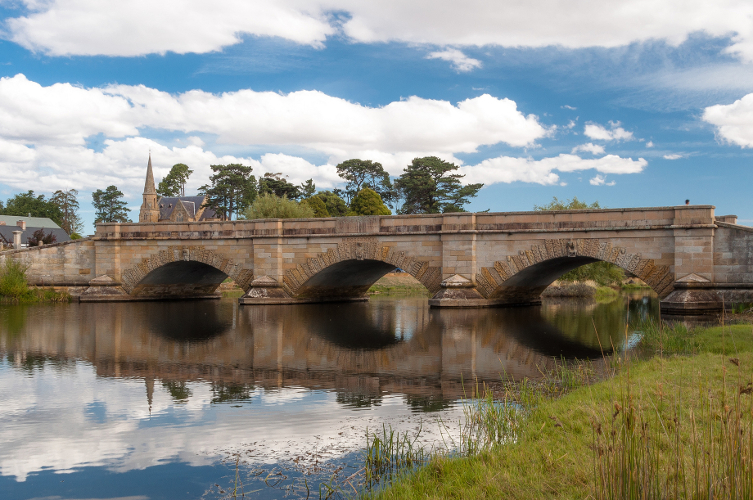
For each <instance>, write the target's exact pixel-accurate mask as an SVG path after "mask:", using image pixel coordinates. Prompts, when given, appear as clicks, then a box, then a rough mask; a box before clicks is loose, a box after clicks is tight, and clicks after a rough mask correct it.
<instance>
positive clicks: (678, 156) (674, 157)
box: [662, 153, 682, 160]
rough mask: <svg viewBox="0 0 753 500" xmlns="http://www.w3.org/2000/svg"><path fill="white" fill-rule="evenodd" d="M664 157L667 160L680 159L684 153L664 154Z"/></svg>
mask: <svg viewBox="0 0 753 500" xmlns="http://www.w3.org/2000/svg"><path fill="white" fill-rule="evenodd" d="M662 158H664V159H665V160H679V159H680V158H682V155H678V154H676V153H675V154H669V155H664V156H662Z"/></svg>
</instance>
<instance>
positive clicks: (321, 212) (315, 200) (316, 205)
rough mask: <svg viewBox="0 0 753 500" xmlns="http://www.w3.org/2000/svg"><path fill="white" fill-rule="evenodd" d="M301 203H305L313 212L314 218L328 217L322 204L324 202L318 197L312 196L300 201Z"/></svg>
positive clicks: (325, 206) (325, 207)
mask: <svg viewBox="0 0 753 500" xmlns="http://www.w3.org/2000/svg"><path fill="white" fill-rule="evenodd" d="M301 203H305V204H306V205H308V206H310V207H311V210H313V211H314V217H329V212H328V211H327V205H325V204H324V201H323V200H322V199H321V198H320V197H318V196H312V197H311V198H306V199H305V200H303V201H301Z"/></svg>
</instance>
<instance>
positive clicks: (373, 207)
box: [0, 156, 483, 238]
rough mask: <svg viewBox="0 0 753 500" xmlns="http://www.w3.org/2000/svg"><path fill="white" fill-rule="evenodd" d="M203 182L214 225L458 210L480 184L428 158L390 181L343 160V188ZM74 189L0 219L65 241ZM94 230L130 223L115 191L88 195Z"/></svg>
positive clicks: (30, 199) (178, 182)
mask: <svg viewBox="0 0 753 500" xmlns="http://www.w3.org/2000/svg"><path fill="white" fill-rule="evenodd" d="M210 168H211V170H212V175H211V176H210V178H209V183H208V184H205V185H203V186H201V188H199V195H201V196H206V206H207V207H208V208H211V209H212V210H214V211H215V213H216V214H217V217H218V218H220V219H222V220H232V219H234V218H235V219H238V218H241V219H259V218H276V217H287V218H291V217H297V218H303V217H344V216H353V215H389V214H392V213H393V212H394V213H398V214H420V213H442V212H463V211H465V205H467V204H468V203H469V202H470V199H471V198H473V197H475V196H476V194H477V193H478V191H479V190H480V189H481V187H483V184H468V185H465V186H464V185H462V184H461V180H462V178H463V175H461V174H459V173H457V170H458V166H457V165H454V164H453V163H450V162H447V161H444V160H442V159H440V158H437V157H435V156H428V157H424V158H415V159H414V160H413V161H412V162H411V164H410V165H408V166H407V167H406V168H405V169H404V171H403V173H402V174H401V175H400V176H398V177H397V178H395V179H394V181H393V180H392V179H391V178H390V175H389V174H388V173H387V172H386V171H385V170H384V168H383V166H382V165H381V164H380V163H378V162H374V161H371V160H360V159H351V160H347V161H344V162H342V163H340V164H339V165H337V167H336V168H337V173H338V175H339V176H340V177H341V178H342V179H343V181H344V182H345V186H344V188H343V189H332V190H317V189H316V185H315V184H314V181H313V179H308V180H307V181H305V182H303V183H302V184H300V185H296V184H293V183H291V182H290V181H288V179H287V177H286V176H284V175H282V174H281V173H272V172H267V173H264V174H263V175H261V176H259V177H258V178H257V177H256V176H255V175H254V174H253V173H252V172H253V168H252V167H250V166H245V165H240V164H235V163H233V164H228V165H210ZM192 173H193V170H191V169H190V168H189V167H188V166H187V165H185V164H183V163H178V164H176V165H173V167H172V168H171V169H170V172H169V173H168V174H167V175H166V176H165V177H164V178H163V179H162V180H161V181H160V182H159V184H158V186H157V193H158V194H159V195H161V196H166V197H176V196H185V185H186V182H187V181H188V178H189V177H190V176H191V174H192ZM78 195H79V192H78V191H77V190H75V189H68V190H58V191H55V193H53V195H52V196H51V197H50V198H46V197H45V196H44V195H42V194H40V195H37V194H36V193H34V191H31V190H30V191H28V192H26V193H21V194H17V195H15V196H14V197H12V198H10V199H8V200H7V202H6V203H5V204H3V202H2V201H0V214H3V215H18V216H32V217H48V218H50V219H52V220H53V221H54V222H55V223H57V224H58V225H59V226H60V227H61V228H63V229H64V230H65V231H66V232H67V233H68V234H69V235H71V237H72V238H75V237H78V236H79V235H80V234H81V232H82V231H83V224H82V221H81V217H80V216H79V209H80V205H79V201H78ZM92 205H93V207H94V211H95V214H94V222H95V225H96V224H97V223H100V222H130V219H129V210H128V207H127V203H126V201H125V200H124V195H123V192H122V191H120V190H119V189H118V188H117V187H116V186H114V185H111V186H108V187H107V188H105V189H97V190H96V191H94V192H93V193H92Z"/></svg>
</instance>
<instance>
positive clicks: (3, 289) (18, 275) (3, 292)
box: [0, 259, 70, 304]
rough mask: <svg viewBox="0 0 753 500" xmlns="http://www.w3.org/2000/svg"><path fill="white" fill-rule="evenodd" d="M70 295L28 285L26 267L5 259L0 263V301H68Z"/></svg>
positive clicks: (24, 302) (15, 302) (25, 302)
mask: <svg viewBox="0 0 753 500" xmlns="http://www.w3.org/2000/svg"><path fill="white" fill-rule="evenodd" d="M69 300H70V295H68V294H67V293H63V292H56V291H55V290H51V289H48V288H37V287H29V285H27V283H26V267H24V266H23V265H22V264H20V263H18V262H16V261H14V260H11V259H6V261H5V263H4V264H3V265H0V303H10V304H30V303H35V302H68V301H69Z"/></svg>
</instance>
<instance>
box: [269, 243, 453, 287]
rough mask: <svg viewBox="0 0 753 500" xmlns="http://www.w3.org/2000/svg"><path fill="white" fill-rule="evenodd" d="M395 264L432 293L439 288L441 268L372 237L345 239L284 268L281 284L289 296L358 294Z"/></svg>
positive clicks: (394, 266)
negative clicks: (288, 267) (324, 250)
mask: <svg viewBox="0 0 753 500" xmlns="http://www.w3.org/2000/svg"><path fill="white" fill-rule="evenodd" d="M396 267H399V268H400V269H402V270H404V271H406V272H408V273H409V274H410V275H411V276H413V277H414V278H416V279H417V280H418V281H419V282H420V283H421V284H422V285H424V286H425V287H426V288H427V289H428V290H429V292H431V293H432V294H434V293H436V292H438V291H439V289H440V283H441V282H442V269H441V267H439V266H432V265H431V262H430V261H429V260H424V259H423V258H417V257H414V256H412V255H406V253H405V252H404V251H399V250H398V249H397V248H396V247H395V246H390V245H383V244H381V243H379V242H378V241H377V239H376V238H345V239H343V240H342V241H341V242H340V243H338V245H337V248H331V249H329V250H327V251H326V252H323V253H320V254H319V255H317V256H315V257H311V258H309V259H307V261H306V263H304V264H298V265H297V266H296V267H295V268H293V269H289V270H287V272H286V273H285V276H284V277H283V282H282V287H283V289H284V290H285V292H286V293H287V294H288V295H290V296H291V297H300V298H308V297H333V296H337V297H360V296H363V295H364V294H365V293H366V291H367V290H368V289H369V288H370V287H371V285H373V284H374V283H375V282H376V281H377V280H378V279H379V278H381V277H382V276H384V275H385V274H387V273H388V272H390V271H391V270H393V269H395V268H396Z"/></svg>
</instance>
